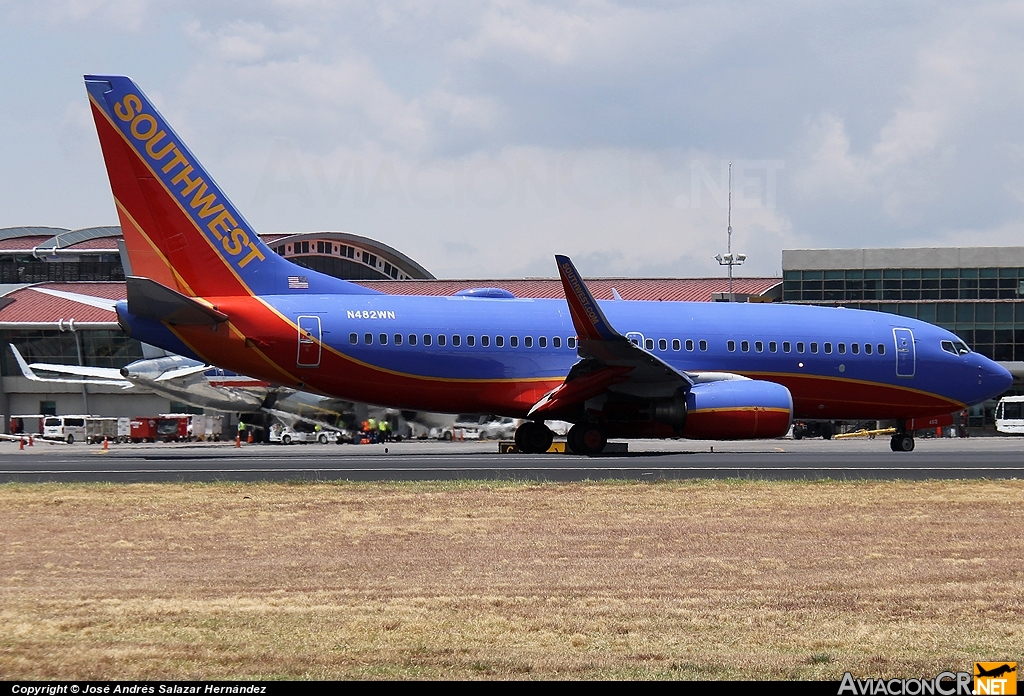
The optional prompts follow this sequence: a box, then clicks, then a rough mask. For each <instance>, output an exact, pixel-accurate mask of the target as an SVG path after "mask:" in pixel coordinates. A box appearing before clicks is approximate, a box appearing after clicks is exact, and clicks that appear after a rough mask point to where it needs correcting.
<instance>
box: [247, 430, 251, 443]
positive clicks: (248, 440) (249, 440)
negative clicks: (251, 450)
mask: <svg viewBox="0 0 1024 696" xmlns="http://www.w3.org/2000/svg"><path fill="white" fill-rule="evenodd" d="M246 443H247V444H250V445H251V444H252V431H251V430H250V431H249V439H247V440H246Z"/></svg>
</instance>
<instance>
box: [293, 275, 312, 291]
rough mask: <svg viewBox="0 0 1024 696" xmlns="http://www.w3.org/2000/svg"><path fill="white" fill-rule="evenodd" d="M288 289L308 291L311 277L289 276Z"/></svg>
mask: <svg viewBox="0 0 1024 696" xmlns="http://www.w3.org/2000/svg"><path fill="white" fill-rule="evenodd" d="M288 289H289V290H308V289H309V277H308V276H288Z"/></svg>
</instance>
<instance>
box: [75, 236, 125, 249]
mask: <svg viewBox="0 0 1024 696" xmlns="http://www.w3.org/2000/svg"><path fill="white" fill-rule="evenodd" d="M119 239H121V236H120V235H118V236H116V237H99V238H97V239H86V240H85V241H84V242H79V243H78V244H72V245H71V246H66V247H63V248H64V249H74V250H76V251H77V250H79V249H82V250H83V251H84V250H86V249H116V248H117V241H118V240H119Z"/></svg>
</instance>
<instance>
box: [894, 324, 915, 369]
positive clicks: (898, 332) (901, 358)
mask: <svg viewBox="0 0 1024 696" xmlns="http://www.w3.org/2000/svg"><path fill="white" fill-rule="evenodd" d="M892 335H893V337H894V338H895V339H896V376H897V377H913V376H914V367H915V363H916V360H917V354H916V351H915V350H914V332H913V331H911V330H910V329H893V330H892Z"/></svg>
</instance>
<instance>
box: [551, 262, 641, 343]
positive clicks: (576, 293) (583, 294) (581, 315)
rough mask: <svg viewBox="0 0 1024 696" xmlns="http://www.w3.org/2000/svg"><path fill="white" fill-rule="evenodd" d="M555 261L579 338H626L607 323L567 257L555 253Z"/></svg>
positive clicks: (599, 339) (604, 339)
mask: <svg viewBox="0 0 1024 696" xmlns="http://www.w3.org/2000/svg"><path fill="white" fill-rule="evenodd" d="M555 263H557V264H558V275H559V276H561V278H562V288H563V289H564V290H565V299H566V301H567V302H568V303H569V314H571V315H572V323H573V326H575V327H576V332H577V333H578V334H579V337H580V340H584V341H586V340H590V341H617V340H619V339H621V340H623V341H624V340H626V339H625V337H624V336H622V334H620V333H619V332H618V331H616V330H615V329H613V328H612V325H611V324H610V323H608V319H607V318H605V316H604V312H602V311H601V307H600V306H598V304H597V300H595V299H594V296H593V295H592V294H591V293H590V290H589V289H588V288H587V285H586V283H584V282H583V278H581V277H580V274H579V273H578V272H577V271H576V267H575V266H573V265H572V261H571V260H570V259H569V257H568V256H557V255H556V256H555Z"/></svg>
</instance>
